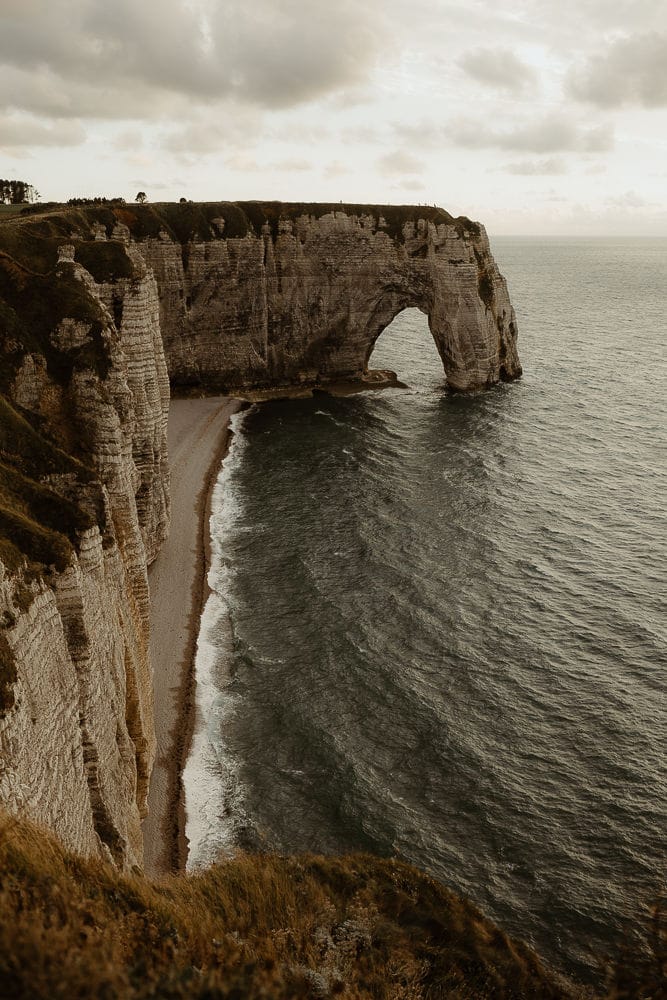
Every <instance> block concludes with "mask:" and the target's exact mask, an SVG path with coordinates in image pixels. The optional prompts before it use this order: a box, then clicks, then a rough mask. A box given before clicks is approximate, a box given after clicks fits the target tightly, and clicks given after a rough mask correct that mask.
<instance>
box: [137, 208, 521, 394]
mask: <svg viewBox="0 0 667 1000" xmlns="http://www.w3.org/2000/svg"><path fill="white" fill-rule="evenodd" d="M233 208H234V209H235V211H237V212H238V211H239V210H241V211H243V213H244V215H245V216H246V217H247V218H248V219H249V220H251V222H252V225H250V223H249V225H248V229H247V231H246V232H245V234H244V235H234V236H232V235H226V234H227V228H228V227H227V226H226V224H225V219H224V217H222V215H221V217H220V218H218V219H216V220H213V221H214V223H215V226H212V227H211V233H212V236H211V237H209V238H208V239H205V240H204V239H193V240H191V241H189V242H188V243H187V247H185V246H184V245H182V244H181V245H179V244H178V243H177V242H176V241H175V240H173V239H170V237H169V234H168V233H167V232H166V231H165V232H163V233H162V234H161V236H160V238H159V239H149V240H147V241H144V242H142V243H140V244H139V249H140V250H141V252H142V254H143V255H144V257H145V259H146V261H147V262H148V263H149V264H150V265H151V267H152V268H153V271H154V273H155V276H156V280H157V283H158V288H159V291H160V301H161V327H162V331H163V338H164V344H165V352H166V356H167V363H168V366H169V373H170V377H171V380H172V382H174V383H177V384H178V383H185V384H188V383H191V384H199V385H201V386H202V387H204V388H207V389H220V390H229V391H231V390H243V389H262V388H267V389H270V388H275V387H290V386H295V385H297V386H299V385H301V386H308V385H323V384H324V385H326V383H330V382H337V381H340V380H343V379H344V380H351V381H362V380H363V375H364V371H365V370H366V366H367V362H368V358H369V357H370V354H371V352H372V349H373V345H374V343H375V340H376V339H377V337H378V336H379V335H380V333H381V332H382V330H384V329H385V328H386V327H387V326H388V324H389V323H390V322H391V321H392V319H393V318H394V317H395V316H396V315H398V313H399V312H401V311H402V310H403V309H405V308H407V307H409V306H416V307H417V308H419V309H421V310H422V312H425V313H426V314H427V316H428V318H429V327H430V329H431V333H432V335H433V339H434V341H435V344H436V347H437V349H438V353H439V354H440V357H441V359H442V363H443V367H444V370H445V374H446V376H447V380H448V383H449V385H450V386H451V387H452V388H453V389H457V390H461V391H470V390H475V389H480V388H484V387H486V386H489V385H493V384H494V383H496V382H498V381H500V380H509V379H513V378H517V377H518V376H519V375H520V374H521V365H520V362H519V358H518V354H517V349H516V319H515V316H514V310H513V308H512V305H511V303H510V300H509V296H508V293H507V286H506V284H505V280H504V278H503V277H502V275H501V274H500V273H499V271H498V268H497V265H496V263H495V261H494V259H493V257H492V255H491V251H490V248H489V243H488V239H487V236H486V233H485V231H484V229H483V227H482V226H480V225H478V224H477V223H473V222H470V221H469V220H468V219H453V218H452V217H451V216H450V215H448V213H447V212H444V211H443V210H442V209H436V208H432V209H429V208H425V207H418V206H417V207H411V208H406V207H400V208H399V207H390V206H387V207H383V208H373V207H370V206H347V207H346V208H345V209H342V208H338V207H335V206H325V205H301V206H296V205H285V204H281V205H276V204H275V203H268V204H264V203H256V202H251V203H248V202H244V203H235V204H234V206H233ZM220 212H221V213H224V206H221V207H220ZM234 218H236V217H234ZM262 219H263V220H264V221H263V222H262V221H261V220H262Z"/></svg>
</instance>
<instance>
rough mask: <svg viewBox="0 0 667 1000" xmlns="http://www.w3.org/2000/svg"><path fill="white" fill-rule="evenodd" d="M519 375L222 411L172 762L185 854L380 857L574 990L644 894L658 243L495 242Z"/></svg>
mask: <svg viewBox="0 0 667 1000" xmlns="http://www.w3.org/2000/svg"><path fill="white" fill-rule="evenodd" d="M492 249H493V251H494V254H495V257H496V260H497V261H498V263H499V266H500V268H501V271H502V273H503V274H504V275H505V277H506V278H507V281H508V285H509V290H510V295H511V298H512V301H513V304H514V306H515V309H516V312H517V318H518V327H519V338H520V339H519V351H520V356H521V359H522V363H523V366H524V376H523V378H522V379H521V380H519V381H517V382H514V383H511V384H503V385H499V386H497V387H496V388H493V389H491V390H489V391H486V392H482V393H479V394H475V395H471V396H461V395H454V394H450V393H448V392H447V389H446V384H445V378H444V374H443V370H442V365H441V362H440V359H439V357H438V354H437V351H436V348H435V345H434V343H433V340H432V338H431V335H430V332H429V329H428V321H427V318H426V317H425V316H424V315H423V314H422V313H420V312H419V311H417V310H406V311H405V312H403V313H401V314H400V315H399V316H398V317H397V318H396V319H395V320H394V322H393V323H392V324H391V325H390V326H389V327H388V328H387V329H386V330H385V331H384V332H383V334H382V335H381V337H380V338H379V340H378V343H377V345H376V348H375V351H374V353H373V356H372V358H371V362H370V365H371V367H377V368H391V369H393V370H394V371H396V372H397V373H398V375H399V378H400V379H401V380H402V381H403V382H404V383H405V385H406V386H407V387H406V388H392V389H387V390H385V391H382V392H373V391H369V392H364V393H361V394H358V395H353V396H348V397H344V398H333V397H331V396H328V395H325V394H318V395H316V396H315V397H314V398H312V399H296V400H289V401H287V400H286V401H273V402H270V403H265V404H262V405H259V406H253V407H252V408H250V409H249V410H247V411H245V412H244V413H242V414H240V415H239V416H237V417H235V418H234V421H235V423H234V432H235V434H234V440H233V444H232V448H231V451H230V454H229V456H228V457H227V459H226V460H225V462H224V465H223V467H222V470H221V473H220V477H219V480H218V483H217V486H216V488H215V492H214V497H213V507H212V517H211V533H212V546H213V561H212V568H211V572H210V577H209V581H210V584H211V587H212V591H213V592H212V595H211V597H210V598H209V601H208V604H207V606H206V609H205V612H204V615H203V618H202V626H201V634H200V637H199V648H198V655H197V663H196V673H197V710H198V720H199V721H198V725H197V731H196V735H195V740H194V745H193V750H192V753H191V756H190V759H189V761H188V764H187V767H186V771H185V779H184V780H185V787H186V808H187V816H188V819H187V830H186V832H187V836H188V838H189V840H190V860H189V865H190V867H191V868H197V867H199V866H201V865H204V864H208V863H209V862H210V861H212V860H214V859H215V858H216V857H219V856H220V855H221V854H227V853H229V852H230V851H234V850H235V849H237V848H239V847H240V848H243V849H250V850H270V851H278V852H294V851H313V852H327V853H329V852H334V853H342V852H350V851H370V852H372V853H374V854H379V855H383V856H395V855H396V856H400V857H402V858H404V859H406V860H408V861H410V862H412V863H414V864H415V865H418V866H419V867H420V868H422V869H425V870H426V871H427V872H429V873H431V874H432V875H433V876H435V877H436V878H438V879H439V880H441V881H442V882H444V883H445V884H446V885H448V886H450V887H451V888H452V889H454V890H455V891H456V892H457V893H460V894H463V895H465V896H467V897H469V898H470V899H472V900H473V901H474V902H475V903H476V904H478V905H479V906H480V907H481V908H482V910H483V911H484V912H485V913H486V914H487V915H488V916H490V917H491V918H492V919H494V920H495V921H496V922H497V923H498V924H500V925H501V926H502V927H503V929H505V930H506V931H507V932H509V933H510V934H512V935H515V936H518V937H520V938H522V939H524V940H525V941H527V942H528V943H529V944H531V945H532V946H534V947H535V948H536V949H537V950H538V951H539V952H540V954H541V955H542V956H543V957H544V958H545V959H546V960H547V961H548V962H550V963H551V964H552V965H554V966H555V967H557V968H558V969H560V970H562V971H563V972H565V973H567V974H569V975H571V976H573V977H575V978H577V979H578V980H580V981H582V982H587V983H596V982H599V981H600V979H601V978H602V977H603V976H604V970H605V962H606V961H607V960H608V959H609V958H610V957H613V956H614V955H615V954H616V953H617V951H618V948H619V946H620V945H621V944H622V943H623V942H626V941H628V940H632V939H633V938H634V936H635V935H636V934H637V933H638V930H639V928H640V927H641V926H642V924H643V922H644V919H645V914H646V912H647V907H648V906H649V905H650V904H651V902H652V901H653V900H654V899H655V898H656V897H657V896H658V894H659V892H660V891H661V889H662V890H664V886H665V876H666V866H665V860H666V856H667V851H666V848H667V766H666V754H665V751H666V748H667V699H666V697H665V695H666V692H667V674H666V670H665V668H666V666H667V613H666V612H667V606H666V601H667V361H666V347H667V240H665V239H662V240H661V239H612V238H609V239H586V238H578V239H565V238H563V239H561V238H532V237H531V238H527V237H526V238H509V237H504V238H496V239H495V240H492Z"/></svg>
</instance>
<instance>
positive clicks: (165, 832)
mask: <svg viewBox="0 0 667 1000" xmlns="http://www.w3.org/2000/svg"><path fill="white" fill-rule="evenodd" d="M242 405H243V403H242V402H241V401H240V400H238V399H231V398H229V397H227V396H216V397H209V398H206V399H172V401H171V403H170V406H169V427H168V440H169V465H170V469H171V528H170V532H169V538H168V540H167V542H166V543H165V545H164V546H163V548H162V549H161V551H160V554H159V555H158V557H157V559H156V560H155V562H154V563H153V565H152V566H151V567H150V569H149V573H148V576H149V582H150V590H151V659H152V663H153V669H154V681H153V686H154V694H155V732H156V737H157V751H156V757H155V765H154V767H153V773H152V776H151V784H150V791H149V796H148V809H149V814H148V817H147V819H146V820H145V821H144V825H143V832H144V865H145V869H146V872H147V873H148V874H151V875H160V874H163V873H165V872H168V871H174V870H178V869H182V868H183V867H184V866H185V860H186V855H187V844H186V841H185V836H184V825H185V824H184V819H185V815H184V805H183V795H182V784H181V774H182V770H183V766H184V764H185V758H186V755H187V753H188V749H189V746H190V742H191V739H192V728H193V722H194V719H193V716H194V658H195V653H196V649H197V635H198V632H199V621H200V617H201V612H202V609H203V607H204V604H205V602H206V598H207V596H208V584H207V579H206V578H207V574H208V563H209V559H208V550H209V534H208V532H209V527H208V523H209V516H210V510H209V507H210V498H211V492H212V489H213V486H214V484H215V481H216V479H217V476H218V472H219V469H220V465H221V462H222V459H223V458H224V456H225V454H226V452H227V449H228V447H229V440H230V431H229V421H230V417H231V416H232V414H233V413H236V412H237V411H238V410H239V409H240V408H241V407H242Z"/></svg>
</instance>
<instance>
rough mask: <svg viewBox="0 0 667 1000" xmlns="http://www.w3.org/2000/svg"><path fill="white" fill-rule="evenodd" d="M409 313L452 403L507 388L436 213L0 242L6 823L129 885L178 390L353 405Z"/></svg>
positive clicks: (486, 254)
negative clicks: (93, 862) (101, 863)
mask: <svg viewBox="0 0 667 1000" xmlns="http://www.w3.org/2000/svg"><path fill="white" fill-rule="evenodd" d="M408 306H416V307H418V308H419V309H421V310H422V311H423V312H425V313H426V314H427V315H428V317H429V324H430V328H431V331H432V334H433V337H434V340H435V342H436V345H437V347H438V350H439V352H440V356H441V358H442V361H443V366H444V369H445V372H446V374H447V379H448V382H449V384H450V386H451V387H453V388H454V389H457V390H475V389H479V388H482V387H485V386H488V385H492V384H493V383H495V382H497V381H499V380H501V379H511V378H515V377H517V376H518V375H519V374H520V372H521V368H520V365H519V360H518V356H517V352H516V321H515V317H514V312H513V309H512V306H511V304H510V301H509V298H508V295H507V288H506V286H505V282H504V279H503V278H502V276H501V275H500V274H499V272H498V269H497V267H496V265H495V262H494V261H493V258H492V256H491V253H490V250H489V244H488V240H487V238H486V234H485V233H484V230H483V229H482V227H481V226H478V225H477V224H475V223H472V222H470V221H469V220H467V219H454V218H452V216H450V215H448V213H446V212H444V211H443V210H441V209H436V208H433V209H430V208H426V207H418V208H414V207H412V208H411V207H407V208H405V207H403V208H396V207H394V208H392V207H385V208H382V209H378V208H375V207H373V206H354V207H349V206H348V207H347V208H346V209H345V210H343V208H342V207H341V206H331V205H329V206H327V205H301V206H300V205H280V204H277V203H257V202H246V203H238V204H231V203H220V204H216V205H203V206H202V205H197V206H195V205H191V204H186V205H167V206H145V205H144V206H132V208H129V207H127V206H125V207H122V206H117V207H116V208H114V209H111V208H108V207H96V208H93V209H86V210H83V211H79V210H71V211H64V212H56V213H52V214H47V215H44V216H38V217H36V219H35V220H33V219H31V218H28V219H26V220H18V221H10V222H5V223H3V224H1V225H0V355H1V356H2V366H1V367H0V626H1V627H0V802H3V803H5V804H7V805H8V806H9V808H10V809H11V811H12V812H14V813H17V814H25V815H27V816H28V817H29V818H31V819H33V820H37V821H38V822H41V823H43V824H45V825H46V826H48V827H50V828H51V829H52V830H54V831H55V832H56V833H57V834H58V835H59V837H60V838H61V839H62V841H63V842H64V843H65V844H66V845H67V846H69V847H71V848H74V849H76V850H78V851H81V852H83V853H86V854H91V853H92V854H95V853H97V854H100V853H101V854H104V855H106V856H109V857H111V858H112V859H113V860H114V861H115V862H116V863H117V864H119V865H121V866H126V867H127V866H131V865H133V864H135V863H140V862H141V857H142V848H141V836H140V820H141V817H142V816H143V815H144V814H145V809H146V798H147V790H148V781H149V777H150V772H151V766H152V762H153V756H154V747H155V738H154V731H153V717H152V675H151V665H150V663H149V658H148V640H149V636H148V620H149V618H148V599H149V595H148V582H147V566H148V565H149V564H150V562H151V561H152V560H153V559H154V557H155V556H156V554H157V552H158V550H159V548H160V545H161V543H162V541H163V540H164V538H165V536H166V533H167V528H168V520H169V493H168V467H167V453H166V422H167V411H168V402H169V378H171V381H172V383H176V384H182V385H194V386H199V387H200V389H201V390H203V391H218V392H219V391H221V390H222V391H248V390H263V389H273V388H277V387H278V388H280V387H287V388H290V387H293V386H295V385H297V386H300V387H303V386H317V385H327V384H329V383H332V382H336V381H339V380H341V379H345V380H348V381H350V380H351V381H353V382H363V381H364V378H365V377H366V369H367V364H368V360H369V357H370V354H371V351H372V349H373V345H374V343H375V341H376V339H377V337H378V336H379V335H380V333H381V332H382V330H383V329H384V328H385V327H386V326H387V325H388V324H389V323H390V322H391V320H392V319H393V318H394V317H395V316H396V315H397V313H399V312H400V311H401V310H402V309H405V308H406V307H408ZM158 669H159V665H158Z"/></svg>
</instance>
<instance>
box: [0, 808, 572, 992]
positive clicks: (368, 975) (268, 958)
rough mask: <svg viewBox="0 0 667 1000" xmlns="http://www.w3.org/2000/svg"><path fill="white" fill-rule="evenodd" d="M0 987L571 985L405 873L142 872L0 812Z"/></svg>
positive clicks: (389, 864)
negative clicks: (124, 871) (123, 868)
mask: <svg viewBox="0 0 667 1000" xmlns="http://www.w3.org/2000/svg"><path fill="white" fill-rule="evenodd" d="M0 869H1V870H2V872H3V877H2V881H1V883H0V995H2V996H12V997H25V998H28V997H31V998H35V1000H39V998H49V1000H52V998H53V1000H55V998H59V997H61V998H63V1000H64V998H71V997H78V998H83V997H108V998H112V997H123V998H127V1000H131V998H138V997H146V998H148V997H161V998H170V1000H179V998H186V997H187V998H200V1000H204V998H206V1000H222V998H230V1000H231V998H235V1000H245V998H260V997H263V998H267V1000H268V998H275V1000H278V998H290V1000H292V998H297V997H312V998H317V997H319V998H324V997H334V996H338V997H341V998H347V1000H352V998H365V997H368V998H374V1000H390V998H391V1000H421V998H424V1000H426V998H434V1000H435V998H444V997H449V998H452V1000H456V998H458V1000H464V998H465V1000H472V998H478V1000H484V998H488V1000H503V998H507V1000H510V998H515V1000H519V998H526V1000H527V998H533V1000H537V998H544V1000H547V998H554V1000H555V998H565V997H568V996H573V995H577V994H576V993H575V994H573V993H572V992H571V991H570V990H569V989H568V988H567V986H566V985H565V984H562V983H560V982H558V981H557V979H556V977H555V976H554V975H552V974H551V973H549V972H548V971H547V970H546V969H545V968H544V967H543V965H542V964H541V962H540V960H539V959H538V958H537V956H536V955H535V954H534V953H533V952H532V951H531V950H530V949H529V948H527V947H526V946H525V945H523V944H521V943H520V942H517V941H512V940H510V939H509V938H508V937H507V936H506V935H505V934H503V933H502V931H500V930H499V929H498V928H497V927H495V926H494V925H493V924H492V923H491V922H490V921H489V920H487V919H486V918H485V917H483V916H482V914H481V913H480V912H479V911H478V910H477V909H476V908H475V907H474V906H473V905H472V904H470V903H468V902H465V901H464V900H461V899H459V898H458V897H457V896H455V895H454V894H453V893H452V892H450V891H449V890H448V889H446V888H444V886H442V885H440V884H439V883H437V882H435V881H434V880H433V879H431V878H429V877H428V876H427V875H424V874H422V873H421V872H419V871H417V869H415V868H413V867H411V866H410V865H407V864H405V863H403V862H401V861H397V860H386V859H379V858H374V857H370V856H365V855H354V856H348V857H342V858H331V857H330V858H324V857H316V856H295V857H289V858H285V857H276V856H272V855H258V856H248V855H238V856H236V857H234V858H231V859H227V860H225V861H223V862H222V863H220V864H218V865H214V866H213V867H211V868H209V869H208V870H206V871H203V872H201V873H199V874H195V875H189V876H178V877H171V878H167V879H164V880H162V881H160V882H157V883H156V882H152V881H150V880H148V879H147V878H145V877H143V876H141V875H139V874H137V875H135V876H132V877H128V876H124V875H121V874H119V872H118V871H117V870H116V869H114V868H113V867H112V866H111V865H107V864H104V863H102V862H100V861H84V860H83V859H81V858H80V857H78V856H76V855H74V854H71V853H69V852H68V851H66V850H65V849H64V848H63V847H62V846H60V845H59V844H58V843H57V842H56V841H55V840H54V839H53V838H52V837H50V836H48V835H47V834H44V833H41V832H40V831H38V830H37V829H35V828H34V827H31V826H29V825H28V824H26V823H25V822H19V821H17V820H12V819H8V818H7V817H4V816H0Z"/></svg>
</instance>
